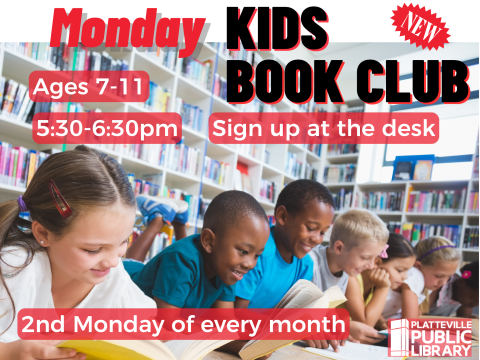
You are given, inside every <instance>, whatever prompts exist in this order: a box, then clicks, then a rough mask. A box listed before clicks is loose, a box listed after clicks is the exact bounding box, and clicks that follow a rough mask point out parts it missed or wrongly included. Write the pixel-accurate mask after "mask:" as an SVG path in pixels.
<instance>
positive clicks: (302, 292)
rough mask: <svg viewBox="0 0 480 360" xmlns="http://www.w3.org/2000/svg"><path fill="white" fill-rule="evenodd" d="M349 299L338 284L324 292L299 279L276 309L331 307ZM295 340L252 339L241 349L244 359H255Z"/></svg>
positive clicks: (241, 355)
mask: <svg viewBox="0 0 480 360" xmlns="http://www.w3.org/2000/svg"><path fill="white" fill-rule="evenodd" d="M345 301H347V299H346V298H345V296H344V295H343V293H342V291H341V290H340V288H339V287H338V286H332V287H331V288H330V289H328V290H327V291H325V293H323V292H322V291H321V290H320V289H319V288H318V287H317V286H316V285H314V284H313V283H312V282H310V281H307V280H298V281H297V282H296V283H295V285H293V286H292V287H291V288H290V290H289V291H288V292H287V293H286V294H285V296H284V297H283V298H282V300H280V302H279V303H278V304H277V305H276V306H275V308H276V309H283V308H294V309H300V308H302V309H305V308H306V309H331V308H336V307H337V306H339V305H341V304H343V303H344V302H345ZM298 340H301V339H294V340H251V341H249V342H248V343H247V344H246V345H245V346H244V347H243V348H242V350H240V353H239V355H240V357H241V358H242V360H253V359H256V358H259V357H261V356H264V355H267V354H270V353H272V352H273V351H275V350H277V349H279V348H282V347H284V346H287V345H290V344H293V343H294V342H296V341H298Z"/></svg>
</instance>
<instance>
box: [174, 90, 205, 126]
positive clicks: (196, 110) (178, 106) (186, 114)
mask: <svg viewBox="0 0 480 360" xmlns="http://www.w3.org/2000/svg"><path fill="white" fill-rule="evenodd" d="M175 112H176V113H178V114H180V116H181V117H182V124H183V125H184V126H188V127H189V128H191V129H193V130H195V131H198V132H202V128H203V110H202V109H200V107H198V106H194V105H190V104H187V103H186V102H184V101H183V100H182V99H181V98H179V97H177V98H176V99H175Z"/></svg>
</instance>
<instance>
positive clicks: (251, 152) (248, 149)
mask: <svg viewBox="0 0 480 360" xmlns="http://www.w3.org/2000/svg"><path fill="white" fill-rule="evenodd" d="M237 150H238V152H239V153H241V154H244V155H247V156H251V157H252V158H254V159H257V157H259V154H260V145H259V144H237Z"/></svg>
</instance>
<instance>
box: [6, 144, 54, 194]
mask: <svg viewBox="0 0 480 360" xmlns="http://www.w3.org/2000/svg"><path fill="white" fill-rule="evenodd" d="M48 156H49V154H47V153H45V152H43V151H37V150H28V149H27V148H24V147H23V146H19V147H13V146H12V144H9V143H7V142H4V141H2V142H0V183H3V184H5V185H10V186H18V187H21V188H25V187H26V186H28V184H29V183H30V181H31V179H32V177H33V174H34V173H35V171H37V169H38V168H39V166H40V165H42V163H43V162H44V161H45V159H46V158H47V157H48Z"/></svg>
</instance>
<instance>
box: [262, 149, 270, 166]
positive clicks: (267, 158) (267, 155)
mask: <svg viewBox="0 0 480 360" xmlns="http://www.w3.org/2000/svg"><path fill="white" fill-rule="evenodd" d="M263 162H264V163H265V164H268V165H269V164H270V151H268V150H265V151H264V153H263Z"/></svg>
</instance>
